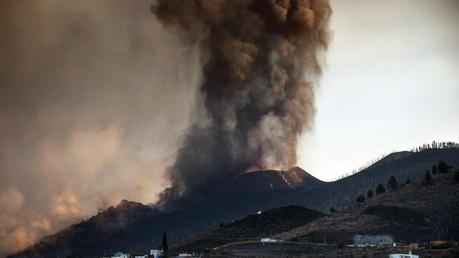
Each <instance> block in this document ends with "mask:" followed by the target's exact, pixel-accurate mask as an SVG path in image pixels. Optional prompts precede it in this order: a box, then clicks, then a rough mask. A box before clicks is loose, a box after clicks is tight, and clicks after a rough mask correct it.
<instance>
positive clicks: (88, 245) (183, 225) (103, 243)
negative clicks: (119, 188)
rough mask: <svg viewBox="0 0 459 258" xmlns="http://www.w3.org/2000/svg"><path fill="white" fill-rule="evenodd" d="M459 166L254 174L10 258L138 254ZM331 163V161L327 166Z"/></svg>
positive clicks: (443, 156) (111, 212) (429, 155)
mask: <svg viewBox="0 0 459 258" xmlns="http://www.w3.org/2000/svg"><path fill="white" fill-rule="evenodd" d="M440 160H445V161H447V162H448V163H450V164H452V165H456V166H457V165H459V149H458V148H450V149H432V150H424V151H421V152H399V153H393V154H391V155H388V156H387V157H386V158H383V159H382V160H380V161H378V162H377V163H375V164H373V165H372V166H370V167H368V168H366V169H364V170H363V171H361V172H359V173H357V174H354V175H352V176H349V177H346V178H344V179H341V180H338V181H335V182H329V183H327V182H322V181H320V180H318V179H316V178H314V177H313V176H311V175H310V174H308V173H306V172H305V171H303V170H301V169H300V168H294V169H292V170H290V171H274V170H271V171H257V172H250V173H247V174H244V175H241V176H238V177H235V178H233V179H232V180H230V181H229V182H228V183H227V184H225V185H223V186H221V187H220V188H219V189H218V190H217V191H215V192H214V193H212V194H211V195H209V196H207V197H206V198H204V199H203V200H202V201H200V202H199V203H197V204H196V205H194V206H192V207H190V208H188V209H186V210H177V211H174V212H168V213H165V212H160V211H159V210H157V209H156V208H154V207H152V206H147V205H143V204H139V203H133V202H128V201H124V202H122V203H121V204H120V205H118V206H116V207H112V208H110V209H108V210H106V211H104V212H102V213H100V214H98V215H96V216H94V217H92V218H90V219H89V220H87V221H83V222H81V223H78V224H75V225H72V226H70V227H68V228H66V229H64V230H62V231H60V232H58V233H57V234H54V235H51V236H48V237H45V238H44V239H43V240H42V241H40V242H39V243H38V244H36V245H34V246H32V247H30V248H28V249H26V250H25V251H24V252H21V253H18V254H17V255H13V256H11V257H62V256H78V257H82V256H83V257H98V256H99V255H101V254H103V253H106V252H110V251H117V250H124V251H131V252H143V251H145V250H148V249H149V248H152V247H156V246H158V244H159V243H160V240H161V234H162V232H167V235H168V239H169V242H170V244H174V243H177V242H184V241H186V240H188V239H190V238H191V237H193V236H196V235H199V234H205V233H207V232H210V231H212V230H215V229H217V228H218V226H219V224H220V223H228V222H231V221H233V220H235V219H238V218H241V217H243V216H246V215H248V214H254V213H256V212H257V211H258V210H269V209H272V208H277V207H282V206H289V205H299V206H304V207H308V208H311V209H319V210H322V211H328V209H329V208H330V207H331V206H334V207H335V208H343V207H348V206H351V205H353V204H354V202H355V197H356V196H357V195H358V194H360V193H366V191H367V190H368V189H369V188H373V189H374V188H375V187H376V185H377V184H378V183H380V182H382V183H384V184H385V183H386V182H387V180H388V179H389V177H390V176H392V175H394V176H396V177H397V179H398V180H399V181H402V180H405V179H406V178H410V179H411V180H419V179H420V178H421V177H422V176H423V175H424V172H425V170H427V169H430V168H431V167H432V165H434V164H437V163H438V161H440ZM330 162H333V161H330Z"/></svg>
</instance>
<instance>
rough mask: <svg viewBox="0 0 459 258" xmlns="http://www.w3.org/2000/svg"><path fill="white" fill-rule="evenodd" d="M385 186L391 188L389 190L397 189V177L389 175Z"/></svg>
mask: <svg viewBox="0 0 459 258" xmlns="http://www.w3.org/2000/svg"><path fill="white" fill-rule="evenodd" d="M387 188H389V190H391V191H394V190H397V188H398V181H397V179H396V178H395V176H391V177H390V178H389V180H388V181H387Z"/></svg>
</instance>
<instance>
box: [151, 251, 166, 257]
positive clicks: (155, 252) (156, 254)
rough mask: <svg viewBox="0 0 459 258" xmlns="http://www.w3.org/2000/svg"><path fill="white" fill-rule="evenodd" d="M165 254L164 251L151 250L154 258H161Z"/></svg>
mask: <svg viewBox="0 0 459 258" xmlns="http://www.w3.org/2000/svg"><path fill="white" fill-rule="evenodd" d="M162 254H163V251H162V250H157V249H151V250H150V255H151V256H153V258H159V257H161V255H162Z"/></svg>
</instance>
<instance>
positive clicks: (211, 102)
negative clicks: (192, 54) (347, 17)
mask: <svg viewBox="0 0 459 258" xmlns="http://www.w3.org/2000/svg"><path fill="white" fill-rule="evenodd" d="M152 12H153V14H154V15H155V16H156V17H157V18H158V20H159V21H160V22H162V23H163V24H164V25H166V26H169V27H170V29H171V30H172V29H176V30H174V31H177V32H178V33H179V35H180V37H181V38H182V39H183V41H184V42H186V43H188V44H190V45H196V44H197V45H199V47H200V51H201V60H202V63H203V67H202V69H203V78H202V84H201V86H200V91H201V93H202V95H203V98H204V105H205V109H206V112H207V116H208V118H209V119H208V120H206V121H205V122H198V123H197V124H195V125H194V126H192V127H191V128H190V129H189V131H188V132H187V134H186V136H185V138H184V141H183V144H182V146H181V148H180V149H179V151H178V154H177V157H176V160H175V163H174V164H173V165H172V166H171V167H169V168H168V169H167V171H166V176H167V177H168V179H169V180H170V182H171V186H170V187H168V188H167V189H165V191H164V192H163V193H162V194H161V198H160V202H159V203H160V204H162V205H165V207H166V208H167V207H169V208H173V207H176V206H177V205H185V204H188V205H189V204H192V203H193V202H194V201H196V200H198V199H199V198H201V197H203V196H205V195H207V194H209V193H210V192H211V191H212V190H214V189H215V188H216V187H218V186H219V185H221V184H222V183H223V182H225V181H226V180H228V179H230V178H232V177H234V176H236V175H238V174H240V173H244V172H246V171H248V170H251V169H288V168H290V167H292V166H293V165H295V163H296V144H297V137H298V135H299V134H300V133H301V132H302V131H304V130H305V129H306V130H307V129H308V128H309V127H310V123H311V119H312V117H313V115H314V81H315V79H316V78H317V76H318V75H320V73H321V67H320V62H319V53H320V51H321V50H325V49H326V48H327V45H328V38H329V34H328V20H329V17H330V14H331V8H330V5H329V2H328V0H298V1H294V0H291V1H289V0H278V1H275V0H270V1H269V0H251V1H249V0H195V1H181V0H158V1H157V3H156V4H154V5H153V6H152Z"/></svg>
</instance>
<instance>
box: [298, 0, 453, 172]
mask: <svg viewBox="0 0 459 258" xmlns="http://www.w3.org/2000/svg"><path fill="white" fill-rule="evenodd" d="M332 6H333V10H334V13H333V15H332V23H331V28H332V30H333V33H334V37H333V40H332V46H331V48H330V49H329V51H328V53H327V55H326V57H327V63H328V66H327V68H325V72H324V75H323V78H322V83H321V86H320V89H319V90H318V91H317V100H316V102H317V114H316V118H315V124H314V128H313V131H312V132H311V133H309V134H307V135H304V136H303V137H302V140H301V142H300V144H299V146H298V148H299V153H300V166H301V167H303V168H304V169H306V170H308V171H310V172H311V173H312V174H314V175H315V176H317V177H319V178H321V179H326V180H331V179H334V178H336V177H338V176H339V175H341V174H343V173H347V172H350V171H351V170H352V169H353V168H357V167H359V166H361V165H363V164H364V163H365V162H367V161H370V160H372V159H374V158H377V157H379V156H381V155H382V154H384V153H386V154H387V153H390V152H391V151H393V150H407V149H411V148H412V147H415V146H418V145H421V144H423V143H427V142H431V141H432V140H436V141H443V140H448V141H459V121H458V119H457V118H458V115H459V102H458V99H459V66H458V64H459V63H458V62H459V61H458V60H459V29H458V28H457V26H458V25H459V1H447V0H442V1H433V0H432V1H429V0H416V1H414V0H410V1H357V0H356V1H351V0H346V1H342V0H339V1H333V2H332Z"/></svg>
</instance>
